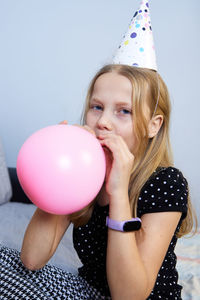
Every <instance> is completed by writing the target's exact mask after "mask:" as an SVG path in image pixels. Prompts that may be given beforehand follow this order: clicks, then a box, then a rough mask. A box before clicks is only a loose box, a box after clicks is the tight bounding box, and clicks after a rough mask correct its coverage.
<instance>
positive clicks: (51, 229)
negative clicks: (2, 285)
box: [21, 208, 70, 270]
mask: <svg viewBox="0 0 200 300" xmlns="http://www.w3.org/2000/svg"><path fill="white" fill-rule="evenodd" d="M69 224H70V220H69V217H68V216H66V215H53V214H49V213H47V212H44V211H42V210H41V209H39V208H37V209H36V211H35V213H34V215H33V217H32V219H31V221H30V223H29V225H28V227H27V229H26V232H25V235H24V240H23V244H22V249H21V260H22V263H23V264H24V265H25V267H26V268H28V269H30V270H37V269H40V268H42V267H43V266H44V265H45V264H46V263H47V262H48V260H49V259H50V258H51V257H52V255H53V254H54V252H55V251H56V249H57V246H58V244H59V242H60V241H61V239H62V237H63V235H64V233H65V231H66V230H67V228H68V226H69Z"/></svg>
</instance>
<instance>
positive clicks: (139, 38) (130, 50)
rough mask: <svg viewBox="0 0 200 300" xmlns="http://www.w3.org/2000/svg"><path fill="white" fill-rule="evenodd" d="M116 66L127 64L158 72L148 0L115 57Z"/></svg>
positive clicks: (134, 17) (141, 5)
mask: <svg viewBox="0 0 200 300" xmlns="http://www.w3.org/2000/svg"><path fill="white" fill-rule="evenodd" d="M113 63H114V64H125V65H130V66H137V67H142V68H148V69H152V70H155V71H157V64H156V55H155V49H154V41H153V33H152V27H151V19H150V11H149V3H148V0H146V1H142V2H141V4H140V8H139V9H138V10H137V11H136V13H135V14H134V16H133V18H132V20H131V23H130V25H129V28H128V31H127V32H126V34H125V35H124V37H123V40H122V42H121V44H120V46H119V48H118V50H117V51H116V53H115V55H114V57H113Z"/></svg>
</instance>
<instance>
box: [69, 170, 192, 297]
mask: <svg viewBox="0 0 200 300" xmlns="http://www.w3.org/2000/svg"><path fill="white" fill-rule="evenodd" d="M187 197H188V185H187V181H186V179H185V178H184V177H183V175H182V173H181V172H180V171H179V170H178V169H176V168H172V167H168V168H161V169H159V170H157V171H156V172H154V173H153V175H152V176H151V177H150V179H149V180H148V181H147V182H146V184H145V185H144V187H143V188H142V190H141V193H140V196H139V199H138V208H137V213H138V217H142V215H143V214H147V213H156V212H165V211H178V212H181V213H182V215H181V219H180V221H179V224H178V226H177V228H176V230H175V232H174V236H173V238H172V240H171V242H170V245H169V248H168V250H167V253H166V256H165V258H164V261H163V263H162V266H161V268H160V270H159V273H158V276H157V279H156V283H155V286H154V289H153V290H152V292H151V294H150V295H149V297H148V298H147V299H148V300H153V299H165V300H167V299H177V300H180V299H181V289H182V287H181V286H180V285H178V283H177V281H178V273H177V271H176V255H175V253H174V248H175V245H176V242H177V237H176V233H177V232H178V231H179V229H180V226H181V223H182V220H183V219H184V218H185V217H186V214H187ZM108 213H109V206H108V205H107V206H103V207H102V206H99V205H98V204H96V205H95V208H94V211H93V214H92V217H91V219H90V220H89V222H88V223H87V224H86V225H84V226H81V227H77V228H74V230H73V241H74V247H75V249H76V251H77V253H78V256H79V258H80V260H81V262H82V264H83V266H82V267H81V268H79V275H80V276H82V277H83V278H85V279H86V280H87V281H88V282H89V283H90V284H91V285H93V286H94V287H96V288H97V289H98V290H99V291H100V292H101V293H102V294H104V295H106V296H108V295H110V292H109V287H108V283H107V278H106V249H107V233H108V232H107V227H106V225H105V223H106V216H108Z"/></svg>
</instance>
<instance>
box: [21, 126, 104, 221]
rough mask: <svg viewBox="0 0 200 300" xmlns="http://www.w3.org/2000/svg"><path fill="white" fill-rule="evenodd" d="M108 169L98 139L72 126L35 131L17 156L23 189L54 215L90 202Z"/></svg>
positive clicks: (78, 208)
mask: <svg viewBox="0 0 200 300" xmlns="http://www.w3.org/2000/svg"><path fill="white" fill-rule="evenodd" d="M105 171H106V163H105V155H104V151H103V149H102V147H101V144H100V143H99V141H98V139H96V138H95V136H93V135H92V134H91V133H89V132H88V131H86V130H85V129H82V128H79V127H77V126H72V125H54V126H49V127H46V128H43V129H41V130H39V131H37V132H35V133H34V134H33V135H31V136H30V137H29V138H28V139H27V140H26V141H25V143H24V144H23V146H22V148H21V149H20V152H19V155H18V158H17V175H18V178H19V182H20V184H21V186H22V188H23V190H24V192H25V193H26V195H27V196H28V197H29V199H30V200H31V201H32V202H33V203H34V204H35V205H36V206H38V207H39V208H41V209H42V210H44V211H47V212H49V213H53V214H60V215H63V214H70V213H73V212H75V211H78V210H80V209H82V208H83V207H85V206H86V205H87V204H89V203H90V202H91V201H92V200H93V199H94V198H95V197H96V195H97V194H98V192H99V191H100V189H101V187H102V184H103V182H104V178H105Z"/></svg>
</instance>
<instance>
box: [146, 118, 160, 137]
mask: <svg viewBox="0 0 200 300" xmlns="http://www.w3.org/2000/svg"><path fill="white" fill-rule="evenodd" d="M162 123H163V116H162V115H156V116H155V117H153V118H152V119H151V120H150V121H149V125H148V136H149V138H153V137H154V136H156V134H157V133H158V131H159V130H160V127H161V126H162Z"/></svg>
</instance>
